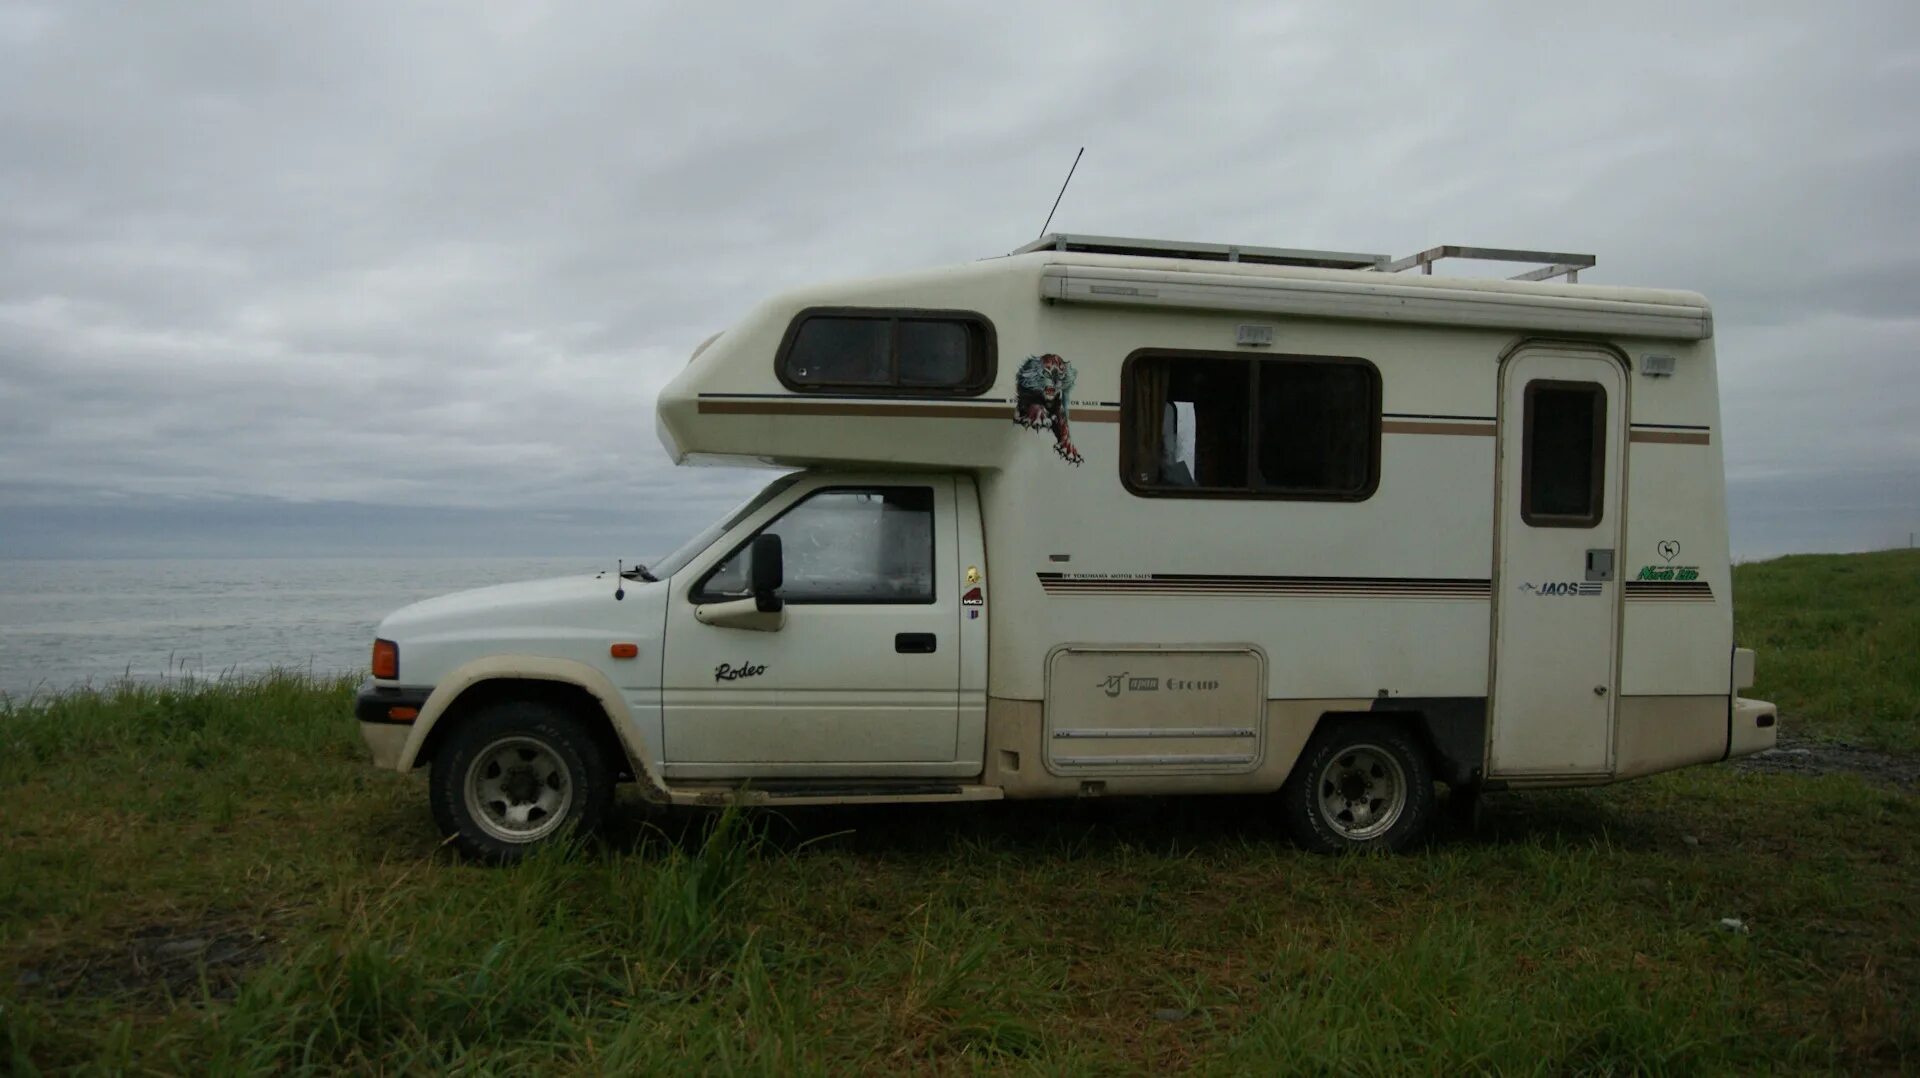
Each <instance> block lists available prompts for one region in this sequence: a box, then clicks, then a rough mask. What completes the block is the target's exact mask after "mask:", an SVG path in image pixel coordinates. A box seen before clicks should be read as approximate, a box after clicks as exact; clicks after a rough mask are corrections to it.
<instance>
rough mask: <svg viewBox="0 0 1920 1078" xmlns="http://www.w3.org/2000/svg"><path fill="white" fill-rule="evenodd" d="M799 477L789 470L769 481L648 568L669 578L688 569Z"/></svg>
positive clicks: (657, 574)
mask: <svg viewBox="0 0 1920 1078" xmlns="http://www.w3.org/2000/svg"><path fill="white" fill-rule="evenodd" d="M799 478H800V473H799V472H789V473H787V474H786V475H783V476H781V477H780V478H778V479H775V480H774V481H773V482H771V483H768V484H767V485H766V486H765V487H764V488H762V489H761V491H760V493H758V494H755V495H754V496H753V497H751V498H748V499H747V500H746V501H744V502H741V503H740V506H739V508H737V509H735V510H734V511H733V512H731V513H728V514H727V515H726V516H724V517H721V518H720V519H719V520H716V521H714V522H713V523H712V524H709V525H707V526H706V527H704V528H702V529H700V531H699V532H698V533H697V534H696V535H694V537H693V538H691V539H689V540H687V541H686V542H684V543H681V544H680V547H679V549H677V550H675V551H674V552H673V553H671V554H669V555H667V556H666V557H664V558H661V559H660V560H659V561H657V562H655V563H654V564H652V565H649V566H647V571H648V572H650V573H652V574H653V575H654V576H655V577H656V578H658V579H660V580H665V579H666V578H668V577H670V576H672V575H673V574H675V573H677V572H679V571H680V570H682V569H684V568H686V567H687V563H688V562H690V561H692V560H693V559H694V558H695V557H697V556H698V555H699V554H700V552H701V551H703V550H705V549H707V548H708V547H710V546H712V545H713V541H714V540H715V539H718V538H720V537H721V536H722V535H724V534H726V532H727V529H729V528H731V527H733V526H734V525H735V524H738V523H740V521H741V520H742V519H744V518H745V517H746V516H747V514H749V513H751V512H753V511H754V510H756V509H758V508H760V507H761V506H763V505H765V504H767V503H768V502H769V501H772V500H773V498H774V496H775V495H777V494H779V493H780V492H781V491H783V490H785V489H787V488H788V487H790V486H792V485H793V484H794V483H795V482H796V481H797V480H798V479H799Z"/></svg>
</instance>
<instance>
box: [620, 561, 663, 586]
mask: <svg viewBox="0 0 1920 1078" xmlns="http://www.w3.org/2000/svg"><path fill="white" fill-rule="evenodd" d="M620 575H621V576H623V577H626V578H627V579H628V580H645V581H648V582H650V583H652V582H657V581H658V580H659V579H660V578H659V577H657V576H654V575H653V574H652V573H650V572H648V571H647V567H646V566H644V565H641V564H640V563H638V562H635V563H634V566H633V568H631V569H627V570H624V571H622V572H621V574H620Z"/></svg>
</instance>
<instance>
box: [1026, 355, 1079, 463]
mask: <svg viewBox="0 0 1920 1078" xmlns="http://www.w3.org/2000/svg"><path fill="white" fill-rule="evenodd" d="M1073 381H1074V372H1073V364H1071V363H1069V362H1067V361H1066V360H1064V359H1062V358H1060V357H1059V356H1057V355H1054V354H1053V353H1051V352H1049V353H1047V354H1046V355H1044V356H1028V357H1027V360H1026V362H1025V363H1022V364H1020V371H1019V373H1018V374H1017V375H1016V376H1015V377H1014V386H1015V389H1016V391H1017V394H1018V395H1017V396H1016V397H1015V398H1014V402H1013V421H1014V422H1015V423H1018V424H1019V425H1021V426H1023V427H1025V428H1027V429H1028V430H1046V431H1052V432H1053V451H1054V453H1055V454H1056V455H1058V456H1059V457H1060V459H1061V460H1064V461H1066V462H1067V463H1068V464H1079V463H1080V462H1081V460H1082V458H1081V456H1080V450H1078V449H1076V448H1074V445H1073V431H1072V428H1070V427H1069V426H1068V423H1067V397H1068V395H1069V394H1071V393H1072V392H1073Z"/></svg>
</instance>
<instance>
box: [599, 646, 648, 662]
mask: <svg viewBox="0 0 1920 1078" xmlns="http://www.w3.org/2000/svg"><path fill="white" fill-rule="evenodd" d="M607 654H609V655H611V656H613V657H614V658H616V659H632V658H637V657H638V656H639V654H640V645H638V644H615V645H613V646H612V647H610V648H608V649H607Z"/></svg>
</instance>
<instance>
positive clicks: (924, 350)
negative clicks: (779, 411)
mask: <svg viewBox="0 0 1920 1078" xmlns="http://www.w3.org/2000/svg"><path fill="white" fill-rule="evenodd" d="M775 362H776V364H777V369H778V371H779V374H780V381H781V383H782V384H784V385H785V386H786V387H787V388H789V389H795V390H799V391H801V392H822V391H832V390H838V391H842V392H856V393H894V394H901V395H924V396H941V397H951V396H969V395H972V394H976V393H981V392H984V391H985V390H986V388H987V387H988V386H990V385H992V384H993V363H994V356H993V326H992V324H991V323H989V322H988V321H987V320H986V319H985V318H983V317H981V316H980V315H977V314H972V313H969V312H965V311H901V310H890V309H873V308H815V309H813V310H807V311H802V312H800V315H799V317H797V318H795V319H794V320H793V325H792V326H790V327H788V329H787V336H786V340H784V341H782V342H781V344H780V355H779V357H778V358H777V359H776V360H775Z"/></svg>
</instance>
